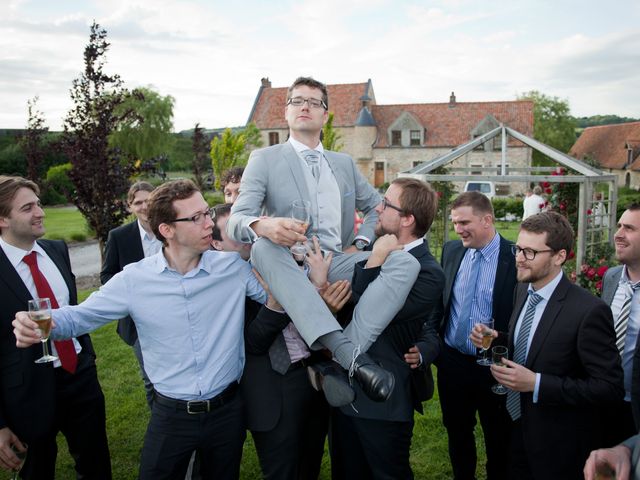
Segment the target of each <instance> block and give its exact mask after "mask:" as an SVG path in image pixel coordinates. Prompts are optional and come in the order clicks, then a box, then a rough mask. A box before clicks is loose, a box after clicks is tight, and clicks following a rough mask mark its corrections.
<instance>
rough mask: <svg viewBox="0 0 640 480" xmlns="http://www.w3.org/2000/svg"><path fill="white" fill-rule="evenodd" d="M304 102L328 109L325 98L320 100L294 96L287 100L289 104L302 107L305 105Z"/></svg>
mask: <svg viewBox="0 0 640 480" xmlns="http://www.w3.org/2000/svg"><path fill="white" fill-rule="evenodd" d="M304 102H307V105H309V108H320V107H322V108H324V109H325V110H326V109H327V104H326V103H324V100H318V99H317V98H303V97H293V98H290V99H289V100H287V105H293V106H294V107H301V106H302V105H304Z"/></svg>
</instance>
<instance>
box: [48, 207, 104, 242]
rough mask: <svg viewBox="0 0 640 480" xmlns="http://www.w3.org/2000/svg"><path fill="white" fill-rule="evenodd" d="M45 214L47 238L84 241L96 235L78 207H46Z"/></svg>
mask: <svg viewBox="0 0 640 480" xmlns="http://www.w3.org/2000/svg"><path fill="white" fill-rule="evenodd" d="M44 214H45V217H44V227H45V231H46V232H47V233H46V235H45V238H49V239H55V240H58V239H62V240H64V241H66V242H73V241H79V242H82V241H85V240H87V239H89V238H92V237H93V236H94V235H93V233H92V232H91V231H90V229H89V226H88V225H87V222H86V220H85V219H84V217H83V216H82V214H81V213H80V212H79V211H78V209H77V208H76V207H72V206H68V207H46V208H45V209H44Z"/></svg>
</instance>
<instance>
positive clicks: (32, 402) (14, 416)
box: [0, 240, 95, 443]
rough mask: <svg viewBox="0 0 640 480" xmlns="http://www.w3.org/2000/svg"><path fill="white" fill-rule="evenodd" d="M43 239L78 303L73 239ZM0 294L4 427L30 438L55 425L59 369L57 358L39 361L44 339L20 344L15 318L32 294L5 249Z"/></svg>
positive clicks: (0, 421)
mask: <svg viewBox="0 0 640 480" xmlns="http://www.w3.org/2000/svg"><path fill="white" fill-rule="evenodd" d="M38 244H39V245H40V246H41V247H42V248H43V249H44V251H45V252H47V255H49V257H50V258H51V260H52V261H53V262H54V263H55V265H56V266H57V267H58V270H60V273H61V274H62V276H63V278H64V281H65V283H66V284H67V287H68V288H69V302H70V304H72V305H75V304H76V303H77V291H76V284H75V276H74V275H73V273H72V272H71V262H70V261H69V251H68V249H67V245H66V244H65V243H64V242H63V241H61V240H38ZM0 298H2V302H1V303H0V428H4V427H9V428H10V429H11V430H12V431H13V432H14V433H15V434H16V435H17V436H18V437H19V438H20V439H21V440H22V441H26V442H27V443H29V442H32V441H34V440H35V439H37V438H39V437H42V436H44V435H46V434H47V433H49V432H50V431H51V430H52V429H53V428H55V427H54V420H55V419H54V414H55V402H56V381H55V372H54V369H53V367H52V366H51V364H40V365H37V364H35V363H34V361H35V360H36V359H37V358H39V357H41V356H42V346H41V345H40V344H37V345H32V346H31V347H29V348H24V349H23V348H17V347H16V338H15V336H14V335H13V327H12V326H11V322H12V321H13V319H14V317H15V314H16V312H19V311H24V310H27V302H28V301H29V300H30V299H31V298H32V297H31V293H29V290H27V287H26V286H25V285H24V283H23V281H22V279H21V278H20V276H19V275H18V273H17V272H16V270H15V268H13V265H11V263H10V262H9V259H8V258H7V256H6V255H5V253H4V251H3V250H2V249H0ZM78 341H79V342H80V345H81V346H82V352H83V353H84V354H88V355H91V356H93V357H95V353H94V350H93V346H92V344H91V339H90V338H89V335H82V336H80V337H78ZM54 431H55V430H54Z"/></svg>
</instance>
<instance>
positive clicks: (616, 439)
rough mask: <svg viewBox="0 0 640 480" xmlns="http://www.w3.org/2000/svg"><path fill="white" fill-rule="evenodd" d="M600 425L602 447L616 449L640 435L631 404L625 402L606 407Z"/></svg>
mask: <svg viewBox="0 0 640 480" xmlns="http://www.w3.org/2000/svg"><path fill="white" fill-rule="evenodd" d="M600 423H601V425H602V431H603V443H602V445H603V446H605V447H614V446H616V445H618V444H619V443H622V442H624V441H625V440H626V439H627V438H629V437H632V436H633V435H635V434H636V433H638V429H637V428H636V424H635V421H634V419H633V412H632V411H631V402H625V401H624V400H623V401H622V402H618V403H616V404H613V405H607V406H606V407H604V408H603V409H602V418H601V422H600Z"/></svg>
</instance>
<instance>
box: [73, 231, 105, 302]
mask: <svg viewBox="0 0 640 480" xmlns="http://www.w3.org/2000/svg"><path fill="white" fill-rule="evenodd" d="M69 256H70V257H71V269H72V270H73V273H74V274H75V275H76V285H77V286H78V289H79V290H84V289H87V288H96V287H98V286H100V268H101V264H102V260H101V258H100V246H99V243H98V241H97V240H91V241H89V242H82V243H72V244H69Z"/></svg>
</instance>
